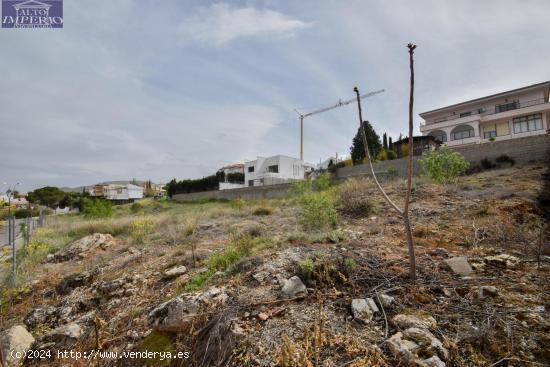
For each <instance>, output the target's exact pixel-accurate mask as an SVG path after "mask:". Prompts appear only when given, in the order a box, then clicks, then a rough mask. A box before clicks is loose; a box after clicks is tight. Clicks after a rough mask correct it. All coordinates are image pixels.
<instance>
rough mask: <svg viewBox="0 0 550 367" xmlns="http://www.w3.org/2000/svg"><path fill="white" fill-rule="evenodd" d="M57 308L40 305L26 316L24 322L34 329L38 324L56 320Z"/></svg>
mask: <svg viewBox="0 0 550 367" xmlns="http://www.w3.org/2000/svg"><path fill="white" fill-rule="evenodd" d="M56 311H57V309H56V308H55V307H54V306H48V307H43V308H42V307H38V308H35V309H33V310H32V311H31V312H29V313H28V314H27V316H25V320H24V323H25V325H27V327H28V328H30V329H34V328H35V327H37V326H38V325H43V324H51V323H53V322H55V319H56Z"/></svg>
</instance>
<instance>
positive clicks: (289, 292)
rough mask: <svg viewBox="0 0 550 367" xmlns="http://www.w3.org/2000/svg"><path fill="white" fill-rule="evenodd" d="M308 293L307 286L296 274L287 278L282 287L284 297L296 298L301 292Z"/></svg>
mask: <svg viewBox="0 0 550 367" xmlns="http://www.w3.org/2000/svg"><path fill="white" fill-rule="evenodd" d="M305 293H307V288H306V286H305V285H304V283H303V282H302V280H301V279H300V278H299V277H297V276H296V275H295V276H293V277H292V278H290V279H287V281H286V282H285V284H284V285H283V289H282V296H283V298H294V297H297V296H298V295H299V294H305Z"/></svg>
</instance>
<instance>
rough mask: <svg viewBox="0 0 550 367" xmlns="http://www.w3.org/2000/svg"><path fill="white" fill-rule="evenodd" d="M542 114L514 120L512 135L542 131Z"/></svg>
mask: <svg viewBox="0 0 550 367" xmlns="http://www.w3.org/2000/svg"><path fill="white" fill-rule="evenodd" d="M542 129H543V127H542V114H541V113H537V114H536V115H529V116H522V117H516V118H514V134H518V133H525V132H528V131H536V130H542Z"/></svg>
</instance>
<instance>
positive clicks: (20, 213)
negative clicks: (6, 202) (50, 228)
mask: <svg viewBox="0 0 550 367" xmlns="http://www.w3.org/2000/svg"><path fill="white" fill-rule="evenodd" d="M39 214H40V211H39V210H38V209H32V210H29V209H17V210H16V211H15V213H14V214H13V216H14V217H15V218H16V219H22V218H27V217H38V215H39Z"/></svg>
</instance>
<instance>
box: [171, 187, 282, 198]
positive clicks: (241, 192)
mask: <svg viewBox="0 0 550 367" xmlns="http://www.w3.org/2000/svg"><path fill="white" fill-rule="evenodd" d="M291 188H292V184H291V183H284V184H278V185H268V186H252V187H243V188H240V189H233V190H218V191H204V192H193V193H190V194H176V195H174V196H173V199H174V200H176V201H193V200H199V199H225V200H232V199H237V198H240V199H271V198H277V197H281V196H284V195H286V194H287V193H288V192H289V190H290V189H291Z"/></svg>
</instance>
